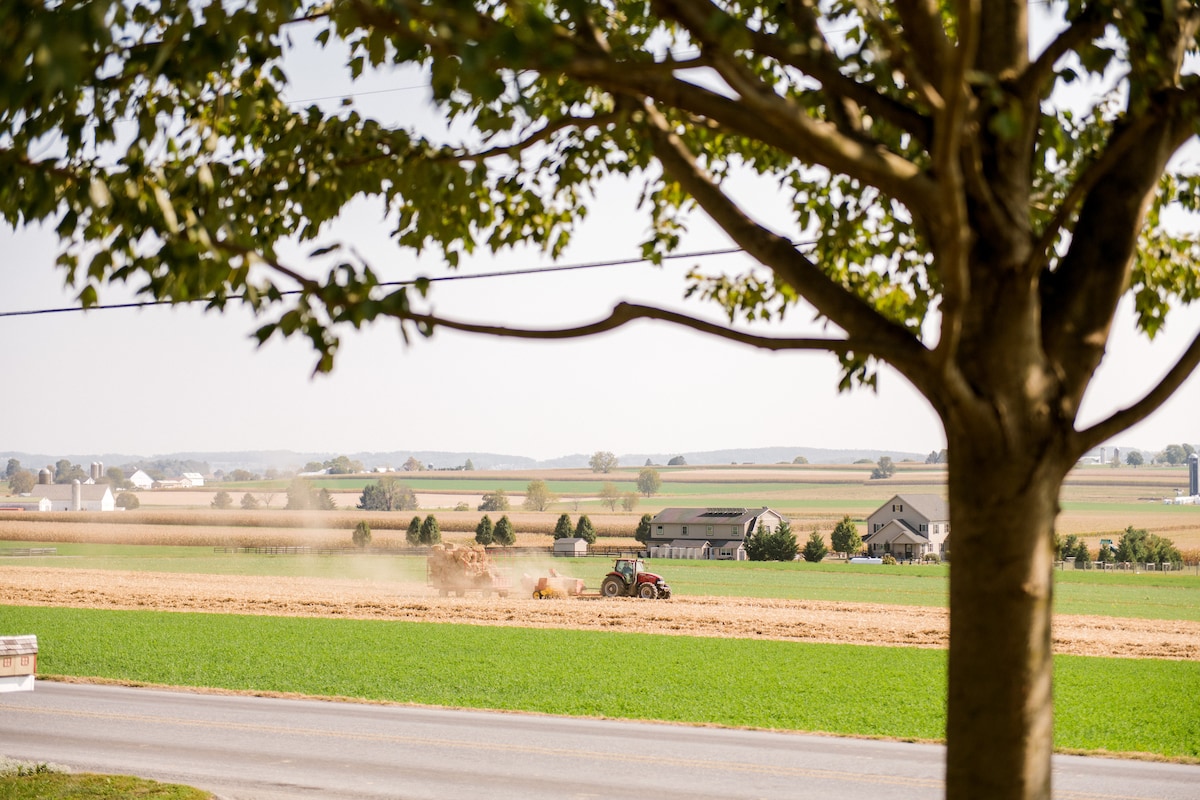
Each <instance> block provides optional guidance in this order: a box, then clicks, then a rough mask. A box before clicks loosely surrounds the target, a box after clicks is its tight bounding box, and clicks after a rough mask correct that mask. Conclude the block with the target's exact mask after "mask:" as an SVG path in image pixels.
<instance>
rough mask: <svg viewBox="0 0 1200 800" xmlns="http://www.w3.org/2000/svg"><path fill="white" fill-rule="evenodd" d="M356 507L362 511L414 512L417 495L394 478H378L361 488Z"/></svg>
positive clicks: (416, 505) (416, 506)
mask: <svg viewBox="0 0 1200 800" xmlns="http://www.w3.org/2000/svg"><path fill="white" fill-rule="evenodd" d="M358 507H359V508H361V509H363V510H364V511H415V510H416V509H417V508H418V504H417V495H416V493H415V492H414V491H413V490H412V489H410V488H409V487H407V486H405V485H404V484H402V483H400V481H398V480H396V479H395V478H380V479H379V480H378V481H376V482H375V483H370V484H367V485H366V486H364V487H363V493H362V496H361V497H360V498H359V500H358Z"/></svg>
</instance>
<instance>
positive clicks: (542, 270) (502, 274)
mask: <svg viewBox="0 0 1200 800" xmlns="http://www.w3.org/2000/svg"><path fill="white" fill-rule="evenodd" d="M792 244H793V246H800V245H805V244H814V242H792ZM744 252H745V250H744V249H743V248H740V247H727V248H720V249H716V250H697V251H695V252H692V253H671V254H668V255H664V256H663V257H662V258H663V260H664V261H677V260H679V259H684V258H707V257H710V256H725V255H733V254H735V253H744ZM649 262H650V259H648V258H626V259H618V260H610V261H591V262H585V263H582V264H561V265H556V266H549V267H525V268H522V269H513V270H500V271H495V272H479V273H475V274H473V275H438V276H434V277H432V278H410V279H408V280H401V281H385V282H383V283H380V284H378V285H379V286H380V287H381V288H392V287H399V286H414V285H416V284H417V283H418V282H421V281H424V282H426V283H447V282H449V281H469V280H481V279H485V278H513V277H520V276H523V275H543V274H549V273H552V272H572V271H576V270H585V269H604V268H608V267H625V266H630V265H632V264H645V263H649ZM302 293H303V291H302V290H300V289H289V290H286V291H282V292H280V295H282V296H290V295H297V294H302ZM243 297H244V295H240V294H236V295H229V296H228V297H226V298H224V299H226V300H240V299H242V298H243ZM216 299H217V297H216V296H215V295H209V296H208V297H197V298H195V299H193V300H139V301H133V302H129V303H100V304H98V305H94V306H88V307H87V308H83V307H81V306H63V307H59V308H35V309H27V310H24V311H0V318H3V317H32V316H41V315H44V314H66V313H71V312H79V311H114V310H117V309H128V308H151V307H153V306H170V305H183V304H185V303H209V302H212V301H214V300H216Z"/></svg>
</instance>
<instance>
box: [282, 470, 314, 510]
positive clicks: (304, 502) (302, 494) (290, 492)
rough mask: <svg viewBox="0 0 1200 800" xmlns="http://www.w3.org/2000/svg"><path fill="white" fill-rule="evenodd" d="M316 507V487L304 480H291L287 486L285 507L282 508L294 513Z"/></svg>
mask: <svg viewBox="0 0 1200 800" xmlns="http://www.w3.org/2000/svg"><path fill="white" fill-rule="evenodd" d="M317 507H318V500H317V490H316V487H314V486H313V485H312V483H310V482H309V481H306V480H305V479H304V478H293V479H292V482H291V483H289V484H288V488H287V505H286V506H284V508H286V509H288V510H292V511H294V510H303V509H309V508H317Z"/></svg>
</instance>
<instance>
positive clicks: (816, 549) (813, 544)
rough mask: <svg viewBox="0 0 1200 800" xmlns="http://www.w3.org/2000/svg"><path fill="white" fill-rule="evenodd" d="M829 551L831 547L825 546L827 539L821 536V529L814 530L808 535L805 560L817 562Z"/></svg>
mask: <svg viewBox="0 0 1200 800" xmlns="http://www.w3.org/2000/svg"><path fill="white" fill-rule="evenodd" d="M828 553H829V548H828V547H826V546H825V539H823V538H822V537H821V534H820V532H819V531H813V532H812V533H810V534H809V535H808V541H807V542H806V543H805V544H804V560H805V561H808V562H810V563H813V564H815V563H816V562H818V561H820V560H821V559H822V558H824V557H825V556H826V555H827V554H828Z"/></svg>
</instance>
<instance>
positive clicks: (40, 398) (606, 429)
mask: <svg viewBox="0 0 1200 800" xmlns="http://www.w3.org/2000/svg"><path fill="white" fill-rule="evenodd" d="M295 72H296V75H297V78H298V79H299V80H301V81H302V82H303V89H304V90H308V91H310V92H311V94H305V92H304V91H303V90H301V91H299V92H298V96H297V99H311V98H317V97H326V96H330V95H335V94H337V92H339V91H345V87H341V88H339V86H338V85H337V83H336V82H330V80H329V78H328V77H327V76H328V74H330V73H329V72H328V71H327V70H326V69H325V68H323V67H322V65H321V64H320V63H319V60H316V59H313V60H309V61H305V62H303V63H302V65H300V66H297V67H295ZM318 76H320V77H318ZM420 83H421V81H420V79H419V76H412V75H408V76H405V75H397V76H390V77H389V76H382V77H377V78H375V79H374V80H373V81H368V82H366V83H364V84H362V85H360V86H358V87H356V88H355V91H356V92H359V93H360V97H359V98H358V100H357V101H356V102H358V103H359V105H360V106H369V107H370V108H369V110H370V111H371V112H372V113H375V114H377V115H379V116H381V117H383V118H385V119H387V118H393V119H405V120H408V119H410V118H411V119H413V120H416V121H417V122H418V123H420V122H422V119H423V117H422V113H423V112H422V111H421V107H422V101H423V96H424V95H423V90H421V89H419V88H417V89H413V88H411V87H414V86H417V87H419V85H420ZM381 90H385V91H381ZM387 90H391V91H387ZM367 92H378V93H376V94H366V93H367ZM425 121H426V122H427V119H426V120H425ZM637 189H638V187H636V186H630V185H619V184H614V185H610V186H607V187H605V188H604V189H603V191H602V193H601V195H600V197H598V198H597V201H596V204H595V207H594V208H595V210H594V212H593V214H592V215H591V217H590V218H589V221H588V222H587V224H586V225H585V227H584V228H583V229H582V231H581V233H580V236H579V237H578V238H577V240H576V241H575V243H574V244H573V246H572V247H571V248H570V250H569V252H568V253H567V255H566V256H565V258H564V259H563V260H562V263H568V264H573V263H591V262H598V261H610V260H619V259H628V258H631V257H634V256H636V254H637V253H638V247H639V244H640V242H641V241H642V239H643V238H644V234H645V229H646V225H645V219H644V217H643V216H640V215H639V214H638V213H637V212H636V211H635V210H634V205H635V204H636V199H637ZM743 191H744V192H746V194H747V195H748V196H753V194H754V193H755V192H759V191H763V192H766V191H768V190H766V189H763V188H762V187H758V186H754V185H749V186H747V187H745V188H744V190H743ZM339 233H341V234H343V235H345V236H346V237H347V238H349V239H350V240H351V241H353V243H354V244H355V246H356V247H357V248H359V249H360V250H361V251H362V252H363V253H364V254H366V255H367V257H368V258H369V259H370V260H371V261H372V263H373V266H374V267H375V268H376V269H377V271H378V272H379V273H381V275H382V277H383V279H384V280H396V279H401V278H410V277H414V276H416V275H421V274H424V275H430V276H433V275H439V274H446V273H445V270H444V269H442V268H441V267H440V266H439V264H438V263H437V262H436V260H434V259H430V258H426V259H424V260H422V261H419V262H418V261H417V260H415V259H414V258H412V257H411V256H409V255H407V254H403V253H399V252H397V251H395V250H394V249H392V248H390V247H389V246H388V245H387V240H386V229H385V228H384V227H383V225H382V223H381V221H380V215H379V212H378V210H377V209H375V208H372V207H367V206H364V207H363V208H362V209H357V210H356V213H355V215H354V220H353V222H352V223H348V224H347V225H346V226H345V227H344V228H343V229H342V230H341V231H339ZM728 245H729V242H728V240H726V239H725V238H724V237H723V236H722V235H720V234H718V233H716V232H715V231H713V230H712V228H711V226H709V225H706V224H705V223H704V221H703V220H702V219H697V220H696V222H695V223H694V225H693V228H692V230H691V232H690V234H689V236H688V238H687V240H686V243H685V245H684V248H683V250H684V251H701V250H707V249H710V248H718V247H727V246H728ZM56 250H57V242H56V241H55V239H54V237H53V236H52V235H50V234H48V233H46V232H43V231H28V230H26V231H19V232H13V231H11V230H7V229H3V230H0V311H17V310H26V309H39V308H53V307H59V306H63V305H69V304H70V303H71V297H72V295H71V294H70V293H69V292H67V291H65V290H64V289H63V286H62V282H63V275H62V273H61V272H59V271H57V270H56V268H55V267H54V258H55V255H56ZM546 263H548V262H546V261H545V260H544V259H543V258H541V257H540V255H539V254H538V253H536V252H524V253H522V252H518V253H504V254H502V255H499V256H486V257H481V258H477V259H475V260H473V261H472V262H470V263H468V264H467V265H466V266H465V268H464V270H463V272H466V273H471V272H483V271H492V270H498V269H515V268H522V267H529V266H537V265H539V264H546ZM746 264H747V262H746V261H745V260H744V259H743V258H742V257H739V256H720V257H706V258H696V259H690V260H684V261H676V262H672V263H671V264H670V265H668V266H666V267H664V268H661V269H659V268H654V267H650V266H648V265H644V264H640V265H631V266H621V267H614V268H607V269H597V270H587V271H576V272H568V273H562V274H557V275H539V276H530V277H512V278H499V279H481V280H471V281H461V282H456V283H451V284H441V285H437V286H435V287H434V290H433V294H432V300H433V305H434V308H435V309H436V310H437V311H438V312H439V313H441V314H443V315H445V316H448V317H458V318H466V319H477V320H478V319H482V320H488V321H496V322H505V323H507V324H510V325H514V326H530V327H534V326H551V325H556V324H577V323H581V322H586V321H591V320H594V319H598V318H600V317H602V316H604V315H605V314H606V313H607V312H608V310H609V309H610V308H611V307H612V305H613V304H614V303H615V302H618V301H620V300H623V299H624V300H631V301H637V302H648V303H658V304H666V305H669V306H672V307H675V308H679V309H684V310H687V311H689V312H690V313H693V314H700V315H708V316H710V317H711V318H713V319H718V320H719V319H720V317H719V315H717V311H716V309H715V308H709V307H707V306H705V305H704V304H702V303H700V302H699V301H687V302H686V303H685V302H684V301H683V300H682V295H683V291H684V288H685V282H684V280H683V276H684V275H685V274H686V272H687V271H688V269H689V268H690V267H692V266H696V265H700V266H703V267H704V268H706V269H707V270H708V271H716V270H718V269H721V268H726V269H729V270H731V271H739V270H740V269H743V268H745V266H746ZM127 299H129V295H128V292H127V291H123V290H122V289H121V288H120V287H115V288H113V289H112V290H109V291H107V292H104V293H102V295H101V300H102V301H103V302H119V301H123V300H127ZM810 317H811V314H806V313H805V312H803V311H801V312H800V313H798V314H792V315H790V316H789V320H788V323H787V325H786V326H774V327H771V328H763V331H764V332H771V333H799V332H810V333H811V332H817V331H819V329H818V328H815V327H813V326H811V325H810V324H809V321H810ZM256 327H257V324H256V323H255V321H254V320H253V319H251V318H250V317H249V316H248V315H247V314H246V313H244V312H242V311H240V310H235V311H229V312H226V314H225V315H223V316H220V315H216V314H204V313H203V312H202V311H201V310H200V309H199V308H189V307H178V308H165V307H162V308H152V309H143V310H113V311H91V312H87V313H79V312H75V313H65V314H46V315H39V316H21V317H0V337H2V339H3V341H4V342H6V344H7V346H6V348H5V351H6V358H5V362H6V365H5V367H6V368H5V370H4V372H5V375H6V378H5V380H4V382H3V383H4V386H5V390H4V391H2V392H0V403H2V405H0V451H5V450H11V451H23V452H39V453H47V454H51V455H55V454H64V455H65V454H91V453H103V452H121V453H131V454H137V455H145V456H149V455H154V454H160V453H169V452H177V451H217V450H258V449H290V450H298V451H308V450H314V451H329V452H334V453H349V452H358V451H392V450H399V451H405V450H414V451H415V450H447V451H465V450H473V451H490V452H499V453H508V454H514V455H525V456H531V457H535V458H550V457H554V456H558V455H564V454H568V453H573V452H583V453H590V452H593V451H595V450H600V449H603V450H611V451H614V452H617V453H622V452H664V453H669V452H685V451H696V450H708V449H719V448H733V447H759V446H773V445H784V446H797V447H829V448H880V449H884V450H888V449H891V450H896V451H911V452H927V451H929V450H931V449H937V448H940V447H942V446H944V439H943V436H942V433H941V428H940V425H939V423H938V421H937V419H936V417H935V416H934V415H933V412H932V410H931V409H930V408H929V406H928V404H927V403H926V402H925V401H924V400H923V399H921V398H920V397H919V396H918V395H917V394H916V392H915V391H913V390H912V388H911V387H910V386H909V385H908V384H907V383H906V382H905V381H904V380H903V379H902V378H900V377H899V376H898V375H896V373H894V372H892V371H890V370H887V369H885V370H884V371H883V373H882V376H881V378H880V388H879V391H878V393H874V392H870V391H866V390H856V391H854V392H852V393H850V394H838V393H837V391H836V386H837V381H838V374H839V373H838V367H837V362H836V359H834V358H833V357H832V356H828V355H821V354H815V353H809V354H769V353H763V352H759V351H756V350H752V349H749V348H746V347H744V346H738V345H733V344H729V343H725V342H721V341H718V340H715V339H711V338H705V337H702V336H700V335H698V334H692V333H688V332H686V331H682V330H679V329H676V328H672V327H670V326H668V325H665V324H659V323H638V324H635V325H633V326H628V327H627V328H626V329H624V330H621V331H619V332H616V333H612V334H609V335H606V336H603V337H598V338H595V339H591V340H579V341H574V342H565V343H542V342H517V341H502V340H496V339H487V338H480V337H470V336H466V335H461V334H456V333H454V332H451V331H439V332H437V334H436V335H435V336H434V337H433V338H432V339H430V340H423V339H418V340H416V341H414V343H413V344H412V345H411V346H407V347H406V346H405V345H404V344H403V342H402V340H401V338H400V336H399V334H398V331H397V328H396V326H395V325H393V324H383V325H377V326H375V327H373V328H371V329H368V330H365V331H353V330H347V331H344V332H343V344H342V348H341V351H340V353H339V358H338V365H337V367H336V369H335V372H334V373H333V374H332V375H331V376H322V377H316V378H312V377H310V373H311V370H312V365H313V363H314V357H313V355H312V353H311V351H310V350H309V348H308V345H307V344H306V343H305V342H303V341H300V340H296V341H289V342H280V341H273V342H271V343H269V344H268V345H266V346H265V347H263V348H261V349H259V348H257V347H256V346H255V343H254V342H253V340H252V339H251V338H250V334H251V332H252V331H253V330H254V329H255V328H256ZM1198 327H1200V314H1198V313H1196V312H1195V311H1192V310H1185V311H1184V312H1183V313H1179V314H1177V315H1176V316H1174V317H1172V318H1171V319H1170V321H1169V323H1168V326H1167V329H1166V331H1165V332H1164V333H1163V334H1160V336H1159V338H1158V339H1157V340H1156V341H1155V342H1153V343H1152V344H1151V343H1149V342H1147V341H1146V340H1145V339H1144V338H1139V337H1137V336H1135V335H1133V334H1132V332H1131V331H1132V328H1131V324H1130V322H1129V319H1128V317H1127V316H1123V318H1122V320H1121V321H1119V323H1118V325H1117V332H1116V335H1115V336H1114V339H1113V342H1112V344H1111V346H1110V349H1109V352H1110V355H1109V358H1108V359H1107V360H1106V363H1105V365H1104V367H1102V369H1101V372H1100V373H1099V374H1098V376H1097V380H1096V382H1095V385H1094V387H1093V390H1092V392H1091V394H1090V395H1089V397H1088V400H1087V403H1086V405H1085V411H1084V415H1083V416H1084V418H1085V419H1096V418H1098V417H1099V416H1101V415H1104V414H1106V413H1110V412H1111V411H1112V410H1114V409H1116V408H1118V407H1120V406H1121V405H1124V404H1127V403H1129V402H1132V401H1133V400H1135V399H1137V398H1138V397H1139V396H1140V395H1141V393H1142V392H1143V391H1145V389H1146V388H1148V386H1149V385H1150V384H1151V382H1152V381H1153V380H1155V379H1156V378H1157V377H1158V376H1159V375H1161V374H1162V372H1163V371H1165V370H1166V369H1167V368H1168V366H1169V364H1170V363H1171V361H1172V360H1173V359H1174V357H1176V356H1177V355H1178V353H1179V352H1180V351H1181V350H1182V349H1183V348H1184V347H1185V346H1186V344H1187V342H1188V341H1189V340H1190V338H1191V336H1193V335H1194V334H1195V331H1196V330H1197V328H1198ZM1197 408H1200V381H1197V380H1196V379H1194V378H1193V379H1192V380H1191V381H1189V382H1188V384H1187V385H1186V386H1185V387H1184V388H1183V389H1182V390H1181V391H1180V392H1179V393H1177V395H1176V396H1175V398H1173V400H1172V401H1171V402H1170V403H1168V405H1167V406H1166V407H1164V408H1163V409H1162V410H1160V411H1159V412H1158V413H1157V414H1156V415H1154V416H1153V417H1152V418H1151V419H1150V420H1148V421H1147V422H1145V423H1143V424H1142V425H1140V426H1138V427H1137V428H1135V429H1133V430H1131V431H1129V432H1127V433H1125V434H1122V435H1121V436H1119V437H1117V439H1116V441H1115V442H1114V444H1117V445H1120V446H1126V447H1128V446H1136V447H1143V448H1155V449H1156V448H1161V447H1162V446H1165V445H1166V444H1168V443H1170V442H1177V441H1191V442H1196V441H1200V433H1198V431H1197V424H1196V422H1195V421H1194V420H1195V417H1196V416H1197V413H1196V409H1197Z"/></svg>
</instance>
